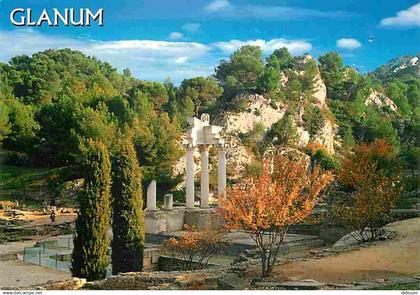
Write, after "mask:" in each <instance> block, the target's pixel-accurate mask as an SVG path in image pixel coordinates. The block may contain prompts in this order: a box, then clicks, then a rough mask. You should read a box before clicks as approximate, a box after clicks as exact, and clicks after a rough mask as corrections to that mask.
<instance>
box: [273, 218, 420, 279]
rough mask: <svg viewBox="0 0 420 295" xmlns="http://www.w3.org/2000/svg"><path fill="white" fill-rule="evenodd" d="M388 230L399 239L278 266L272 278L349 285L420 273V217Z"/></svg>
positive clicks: (390, 226) (397, 223)
mask: <svg viewBox="0 0 420 295" xmlns="http://www.w3.org/2000/svg"><path fill="white" fill-rule="evenodd" d="M388 229H389V230H391V231H395V232H397V238H396V239H394V240H390V241H386V242H381V243H378V244H376V245H373V246H370V247H367V248H364V247H362V248H360V249H357V250H354V251H350V252H345V253H342V254H338V255H335V256H329V257H324V258H320V259H309V260H306V261H297V262H292V263H287V264H284V265H279V266H277V267H276V268H275V270H274V272H273V277H277V278H278V279H287V280H303V279H315V280H317V281H320V282H325V283H347V282H355V281H361V280H382V279H387V278H391V277H396V276H406V275H416V274H417V275H418V274H420V218H413V219H408V220H403V221H398V222H395V223H392V224H390V225H389V226H388Z"/></svg>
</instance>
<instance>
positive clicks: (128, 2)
mask: <svg viewBox="0 0 420 295" xmlns="http://www.w3.org/2000/svg"><path fill="white" fill-rule="evenodd" d="M17 7H22V8H32V9H33V14H34V15H35V18H36V16H37V15H39V13H40V11H41V10H42V9H43V8H46V9H52V8H59V9H60V8H90V9H92V10H95V9H98V8H104V10H105V17H104V26H103V27H99V26H96V25H93V26H91V27H77V28H76V27H48V26H44V27H31V28H29V27H23V28H22V27H21V28H16V27H13V25H12V24H11V22H10V20H9V14H10V12H11V11H12V10H13V9H14V8H17ZM370 36H372V37H373V42H368V39H369V37H370ZM244 44H255V45H259V46H261V47H262V49H263V51H264V53H265V54H266V55H267V54H269V53H271V52H272V51H273V50H274V49H276V48H279V47H284V46H285V47H287V48H289V50H290V51H291V52H292V54H294V55H300V54H304V53H306V52H309V53H310V54H312V55H313V56H315V57H317V56H319V55H322V54H324V53H325V52H328V51H338V52H339V53H340V54H342V56H343V58H344V61H345V63H346V64H348V65H352V66H355V67H357V68H359V70H360V71H362V72H366V71H369V70H372V69H375V68H376V67H377V66H379V65H381V64H383V63H385V62H387V61H388V60H389V59H392V58H394V57H396V56H400V55H407V54H411V55H412V54H416V53H418V52H419V51H420V2H419V1H418V0H398V1H396V0H395V1H394V0H340V1H332V0H330V1H326V0H293V1H292V0H277V1H274V0H248V1H245V0H171V1H169V0H165V1H163V0H143V1H142V0H121V1H115V0H114V1H110V0H102V1H99V0H90V1H86V0H85V1H81V0H71V1H66V0H25V1H20V0H0V45H1V50H0V61H3V62H6V61H8V60H9V59H10V57H12V56H14V55H18V54H32V53H34V52H36V51H39V50H44V49H47V48H63V47H70V48H73V49H77V50H81V51H82V52H85V53H86V54H88V55H95V56H97V57H98V58H100V59H102V60H106V61H109V62H110V63H111V64H112V65H114V66H115V67H117V68H118V69H120V70H122V69H124V68H126V67H128V68H130V69H131V71H132V73H133V74H134V75H135V76H136V77H137V78H141V79H147V80H155V81H163V80H164V79H165V78H167V77H171V78H172V80H173V81H175V82H177V83H179V82H180V81H181V80H182V79H184V78H189V77H193V76H199V75H210V74H212V73H213V69H214V67H215V66H216V65H217V64H218V62H219V60H220V59H223V58H227V57H228V56H229V55H230V54H231V53H232V52H233V51H234V50H235V49H237V48H239V47H240V46H241V45H244Z"/></svg>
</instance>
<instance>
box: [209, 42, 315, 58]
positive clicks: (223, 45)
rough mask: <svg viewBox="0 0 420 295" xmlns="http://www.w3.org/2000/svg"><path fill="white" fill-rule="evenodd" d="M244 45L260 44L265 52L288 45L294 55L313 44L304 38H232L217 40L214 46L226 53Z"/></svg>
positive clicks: (304, 50)
mask: <svg viewBox="0 0 420 295" xmlns="http://www.w3.org/2000/svg"><path fill="white" fill-rule="evenodd" d="M244 45H253V46H259V47H260V48H261V49H262V51H263V52H264V53H265V54H269V53H271V52H273V51H274V50H275V49H278V48H282V47H286V48H287V49H288V50H289V52H290V53H291V54H293V55H299V54H304V53H306V52H308V51H309V50H311V49H312V44H311V43H309V42H307V41H304V40H287V39H272V40H269V41H265V40H261V39H258V40H248V41H240V40H230V41H228V42H216V43H213V46H215V47H216V48H218V49H220V50H221V51H223V52H224V53H228V54H230V53H232V52H234V51H235V50H237V49H239V48H240V47H242V46H244Z"/></svg>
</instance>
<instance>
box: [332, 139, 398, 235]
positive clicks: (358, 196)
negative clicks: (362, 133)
mask: <svg viewBox="0 0 420 295" xmlns="http://www.w3.org/2000/svg"><path fill="white" fill-rule="evenodd" d="M342 167H343V168H342V169H341V170H340V172H339V174H338V180H339V182H340V183H341V184H342V185H344V186H346V187H347V189H348V190H350V200H349V202H348V204H344V205H341V206H339V207H338V208H337V213H338V217H339V218H340V219H341V220H342V221H343V222H344V224H346V225H347V226H348V227H349V228H350V229H351V230H356V231H357V236H355V237H356V238H357V239H358V240H360V241H366V240H373V239H375V238H376V237H377V235H378V234H380V232H381V228H382V227H383V226H384V225H385V224H386V223H387V222H388V219H389V213H390V210H391V208H392V207H394V204H395V202H396V200H397V198H398V197H399V195H400V192H401V187H400V173H399V171H398V165H397V154H396V153H395V152H394V151H393V149H392V147H391V146H390V145H389V144H387V143H386V142H385V141H384V140H376V141H375V142H374V143H372V144H364V145H360V146H358V147H356V148H355V149H354V153H353V154H349V155H347V157H346V158H345V159H344V160H343V163H342ZM367 231H369V232H370V234H368V233H367Z"/></svg>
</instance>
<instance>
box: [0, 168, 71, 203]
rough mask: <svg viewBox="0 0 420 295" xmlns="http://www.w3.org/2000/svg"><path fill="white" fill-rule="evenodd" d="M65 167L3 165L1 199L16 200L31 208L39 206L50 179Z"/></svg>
mask: <svg viewBox="0 0 420 295" xmlns="http://www.w3.org/2000/svg"><path fill="white" fill-rule="evenodd" d="M61 169H63V168H52V169H51V168H50V169H48V168H29V167H17V166H9V165H2V166H1V169H0V201H16V200H19V202H20V204H21V205H23V206H25V207H29V208H39V207H40V206H41V204H42V198H43V197H42V195H44V194H45V191H46V186H47V183H48V180H49V179H50V178H51V177H52V176H53V175H57V174H59V173H60V170H61Z"/></svg>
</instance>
